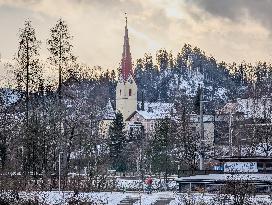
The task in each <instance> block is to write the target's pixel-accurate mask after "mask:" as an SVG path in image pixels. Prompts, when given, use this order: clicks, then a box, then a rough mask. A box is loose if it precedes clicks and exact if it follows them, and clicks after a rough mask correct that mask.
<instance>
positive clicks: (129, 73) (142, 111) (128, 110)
mask: <svg viewBox="0 0 272 205" xmlns="http://www.w3.org/2000/svg"><path fill="white" fill-rule="evenodd" d="M120 71H121V72H120V76H119V78H118V82H117V86H116V93H115V95H116V109H115V110H114V108H113V106H112V104H111V101H110V100H109V101H108V103H107V105H106V107H105V109H104V113H103V117H102V118H103V119H102V121H101V123H100V133H101V134H102V135H104V136H105V137H106V136H107V135H108V130H109V126H110V124H111V123H112V121H113V120H114V119H115V115H116V113H117V112H118V111H119V112H121V113H122V115H123V119H124V122H125V129H126V131H129V132H130V131H131V130H133V129H139V128H143V130H144V132H145V133H152V132H153V131H154V129H155V125H156V123H157V122H158V121H159V120H161V119H165V118H170V117H171V116H172V115H173V113H175V112H176V111H175V107H174V103H164V102H140V101H138V100H137V91H138V90H137V84H136V81H135V77H134V72H133V66H132V57H131V52H130V45H129V36H128V27H127V18H126V24H125V35H124V45H123V53H122V60H121V68H120ZM199 120H200V118H199V116H197V115H195V114H192V115H190V121H191V126H192V129H195V130H198V129H199ZM204 132H205V134H204V135H205V138H207V139H208V141H209V142H210V143H212V142H213V140H214V124H213V116H208V115H207V116H206V115H205V116H204Z"/></svg>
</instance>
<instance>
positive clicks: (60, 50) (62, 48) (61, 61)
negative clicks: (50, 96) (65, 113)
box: [47, 19, 76, 99]
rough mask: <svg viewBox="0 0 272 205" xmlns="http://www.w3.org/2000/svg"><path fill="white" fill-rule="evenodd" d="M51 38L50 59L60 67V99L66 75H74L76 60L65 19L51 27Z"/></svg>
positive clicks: (49, 46)
mask: <svg viewBox="0 0 272 205" xmlns="http://www.w3.org/2000/svg"><path fill="white" fill-rule="evenodd" d="M50 31H51V34H50V38H49V39H48V40H47V44H48V50H49V52H50V54H51V56H50V57H49V60H50V61H51V63H52V65H54V66H56V67H58V75H59V76H58V77H59V79H58V81H59V82H58V93H59V99H61V97H62V89H61V88H62V83H63V78H64V75H65V74H66V75H67V74H69V76H68V77H67V76H66V77H67V78H69V77H70V76H73V75H74V72H75V71H74V69H73V68H72V67H71V63H73V62H74V61H75V59H76V58H75V56H74V55H73V54H72V47H73V46H72V43H71V40H72V36H71V35H70V33H69V30H68V25H67V24H66V22H65V21H64V20H63V19H59V20H58V21H57V24H56V25H55V26H54V27H53V28H51V30H50Z"/></svg>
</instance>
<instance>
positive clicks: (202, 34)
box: [0, 0, 272, 69]
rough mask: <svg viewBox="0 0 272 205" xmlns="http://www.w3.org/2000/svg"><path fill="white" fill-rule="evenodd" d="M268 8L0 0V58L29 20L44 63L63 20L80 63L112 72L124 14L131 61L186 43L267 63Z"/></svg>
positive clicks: (167, 0)
mask: <svg viewBox="0 0 272 205" xmlns="http://www.w3.org/2000/svg"><path fill="white" fill-rule="evenodd" d="M257 2H258V3H257ZM271 9H272V3H270V1H268V0H263V1H256V0H247V1H245V0H230V1H225V0H58V1H56V0H0V26H1V28H5V29H1V38H0V45H1V47H0V52H1V54H2V57H3V58H4V59H7V60H11V59H12V57H13V55H14V53H15V52H16V49H17V41H18V29H19V28H20V27H22V26H23V22H24V20H26V19H31V20H32V21H33V26H34V27H35V28H36V30H37V35H38V38H39V39H40V40H42V42H43V44H42V50H41V56H42V58H44V59H46V58H47V56H48V52H47V50H46V44H45V41H46V39H47V38H48V36H49V29H50V28H51V27H52V26H53V25H54V24H55V22H56V21H57V19H58V18H60V17H62V18H63V19H65V20H66V21H67V23H68V25H69V28H70V32H71V34H72V35H73V36H74V39H73V43H74V48H73V51H74V53H75V55H77V56H79V60H80V61H81V62H84V63H87V64H89V65H91V66H93V65H101V66H103V67H104V68H110V69H116V68H117V67H118V66H119V63H120V59H121V52H122V44H123V35H124V13H125V12H127V13H128V17H129V35H130V41H131V50H132V55H133V59H134V61H135V60H136V59H137V58H141V57H143V56H144V53H145V52H150V53H152V54H153V55H154V54H155V53H156V50H158V49H160V48H166V49H168V50H172V51H173V53H174V54H176V53H177V52H178V51H179V50H180V49H181V47H182V45H183V44H184V43H190V44H192V45H193V46H198V47H200V48H201V49H203V50H204V51H205V52H206V53H207V54H209V55H213V56H214V57H215V58H216V59H218V60H219V61H222V60H225V61H227V62H232V61H239V62H240V61H242V60H246V61H249V62H255V61H257V60H266V61H270V58H271V54H272V45H271V43H270V42H272V41H271V29H272V20H271V19H272V18H271V17H270V15H271V14H270V13H271V12H270V11H271Z"/></svg>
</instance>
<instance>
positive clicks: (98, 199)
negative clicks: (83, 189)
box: [20, 191, 272, 205]
mask: <svg viewBox="0 0 272 205" xmlns="http://www.w3.org/2000/svg"><path fill="white" fill-rule="evenodd" d="M20 195H21V196H22V197H24V198H31V199H34V198H38V199H39V201H40V202H44V203H45V204H50V205H57V204H68V201H69V199H71V198H72V197H73V192H64V193H63V192H61V193H59V192H57V191H55V192H31V193H26V192H21V193H20ZM75 198H76V199H83V200H84V202H92V204H96V205H118V204H119V203H120V202H121V201H122V200H124V199H126V198H134V199H138V201H136V202H135V203H134V204H133V205H152V204H154V203H155V202H156V201H158V200H160V199H171V201H170V203H169V205H183V204H185V199H187V200H190V201H191V202H193V203H203V202H204V203H205V204H207V205H208V204H215V203H218V204H221V202H223V201H224V198H225V199H226V200H225V202H226V203H225V204H230V203H229V202H230V201H229V200H227V199H228V198H230V197H228V196H226V195H216V194H200V193H195V194H191V195H188V194H175V193H173V192H154V193H152V194H147V193H139V192H126V193H122V192H93V193H79V194H78V196H77V197H75ZM249 202H250V204H252V205H257V204H271V203H272V202H271V197H270V196H268V195H257V196H256V197H252V198H250V199H249Z"/></svg>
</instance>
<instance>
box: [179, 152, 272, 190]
mask: <svg viewBox="0 0 272 205" xmlns="http://www.w3.org/2000/svg"><path fill="white" fill-rule="evenodd" d="M215 160H216V161H217V163H214V165H213V166H212V167H211V169H210V170H200V171H199V170H196V171H193V170H180V171H179V177H178V178H177V179H176V181H177V184H178V187H179V192H186V193H187V192H212V193H214V192H219V191H220V190H222V188H223V186H226V185H227V184H228V183H232V182H233V183H244V184H250V185H252V186H254V188H255V189H256V192H257V193H270V190H271V188H272V163H271V160H272V159H271V158H270V157H258V156H255V157H222V158H218V159H215Z"/></svg>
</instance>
